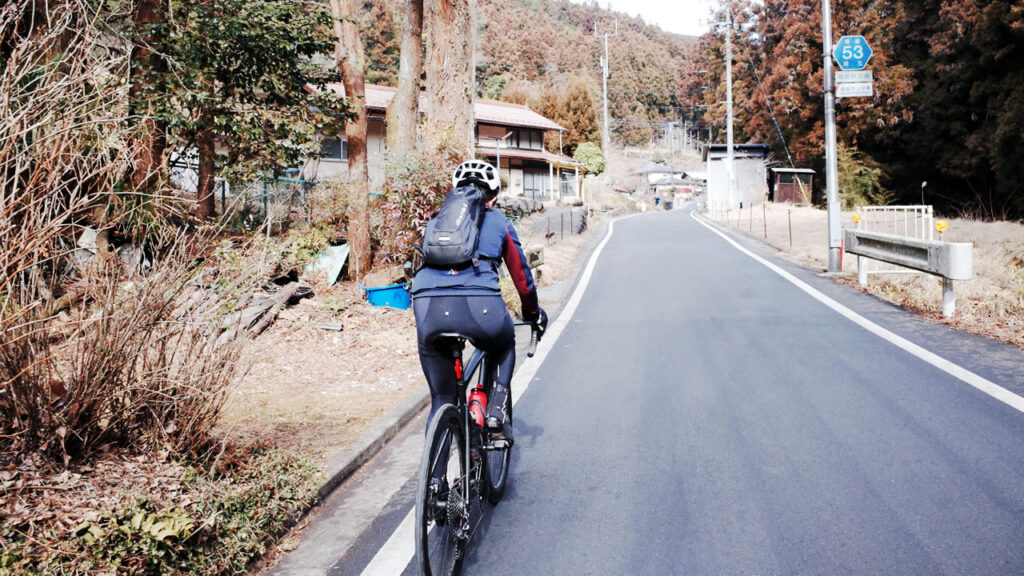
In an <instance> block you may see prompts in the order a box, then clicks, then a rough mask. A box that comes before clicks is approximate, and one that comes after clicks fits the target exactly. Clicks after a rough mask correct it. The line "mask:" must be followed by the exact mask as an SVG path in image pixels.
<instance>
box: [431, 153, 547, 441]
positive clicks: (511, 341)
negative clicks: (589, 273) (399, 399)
mask: <svg viewBox="0 0 1024 576" xmlns="http://www.w3.org/2000/svg"><path fill="white" fill-rule="evenodd" d="M464 186H474V187H476V189H477V190H479V191H480V192H482V193H483V194H484V196H485V198H486V200H487V204H486V206H487V209H486V210H485V211H484V216H483V218H482V221H481V224H480V235H479V240H478V243H477V256H478V260H479V263H478V264H475V265H467V266H465V267H463V268H461V269H448V270H444V269H438V268H431V267H427V266H424V267H423V268H421V269H420V270H419V271H418V272H417V273H416V277H415V278H413V282H412V289H411V292H412V296H413V311H414V313H415V316H416V337H417V341H418V344H419V355H420V365H421V366H422V368H423V374H424V375H425V376H426V378H427V384H428V385H429V386H430V395H431V407H430V415H431V417H432V416H433V415H434V412H436V411H437V409H438V408H440V407H441V406H443V405H444V404H455V394H456V390H457V386H456V382H455V373H454V372H453V370H452V361H451V358H450V356H446V355H444V354H443V353H442V351H441V350H438V349H437V348H436V347H435V346H434V343H435V341H436V339H437V337H438V336H439V335H441V334H443V333H446V332H457V333H460V334H464V335H465V336H468V337H469V338H470V340H471V341H472V342H473V343H474V345H475V346H476V347H478V348H480V349H481V350H483V351H484V352H486V353H487V354H488V355H489V356H490V358H491V362H490V363H489V366H491V367H493V368H494V370H495V374H494V388H493V389H492V391H491V394H490V398H489V399H488V403H487V404H488V406H487V419H486V422H487V428H488V431H489V432H490V434H491V437H492V438H494V439H504V440H507V441H508V442H509V445H511V443H512V441H513V438H512V426H511V422H510V420H509V419H508V418H507V417H506V414H505V413H504V406H505V398H506V395H507V394H509V393H510V390H509V385H510V384H511V381H512V369H513V368H514V367H515V363H516V348H515V331H514V326H513V321H512V318H511V317H510V316H509V313H508V310H507V309H506V308H505V301H504V300H503V299H502V297H501V289H500V288H499V287H498V268H499V266H500V261H501V260H504V261H505V266H506V268H507V269H508V272H509V275H510V276H511V277H512V280H513V283H514V284H515V287H516V291H517V292H518V293H519V298H520V301H521V302H522V310H523V319H524V320H526V321H527V322H531V323H533V324H534V326H535V327H536V328H537V329H538V330H540V331H541V332H542V333H543V330H544V329H545V328H546V327H547V321H548V319H547V314H546V313H545V312H544V310H542V309H541V308H540V306H538V304H537V289H536V287H535V286H534V282H533V274H531V273H530V268H529V266H527V264H526V257H525V256H524V255H523V249H522V246H521V245H520V243H519V237H518V236H517V235H516V231H515V229H514V228H513V227H512V225H511V224H510V223H509V221H508V219H507V218H505V215H504V214H502V213H501V212H500V211H499V210H496V209H494V208H493V205H494V200H495V198H497V196H498V192H499V191H500V190H501V180H500V179H499V177H498V172H497V170H495V168H494V167H493V166H491V165H490V164H488V163H486V162H481V161H479V160H470V161H468V162H463V163H462V164H460V165H459V166H458V167H457V168H456V169H455V171H454V173H453V174H452V187H453V188H461V187H464ZM428 421H429V420H428Z"/></svg>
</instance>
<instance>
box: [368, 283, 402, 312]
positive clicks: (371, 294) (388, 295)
mask: <svg viewBox="0 0 1024 576" xmlns="http://www.w3.org/2000/svg"><path fill="white" fill-rule="evenodd" d="M407 284H408V282H402V283H401V284H392V285H391V286H381V287H380V288H366V287H364V288H363V290H365V291H366V301H367V302H369V303H370V306H390V307H392V308H398V309H399V310H405V309H407V308H408V307H409V306H411V305H412V298H411V297H410V296H409V291H408V290H406V289H405V287H406V285H407Z"/></svg>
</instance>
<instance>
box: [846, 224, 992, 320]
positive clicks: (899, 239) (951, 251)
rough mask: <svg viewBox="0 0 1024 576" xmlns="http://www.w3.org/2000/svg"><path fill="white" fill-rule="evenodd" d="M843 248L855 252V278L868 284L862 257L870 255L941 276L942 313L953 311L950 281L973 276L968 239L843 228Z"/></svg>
mask: <svg viewBox="0 0 1024 576" xmlns="http://www.w3.org/2000/svg"><path fill="white" fill-rule="evenodd" d="M845 244H846V251H847V252H849V253H850V254H856V255H857V281H858V282H859V283H860V284H861V285H862V286H863V285H866V284H867V283H868V276H867V267H866V266H863V265H862V264H863V262H862V260H861V259H862V258H871V259H872V260H880V261H882V262H888V263H890V264H897V265H899V266H903V267H905V268H912V269H914V270H920V271H921V272H927V273H928V274H933V275H935V276H940V277H941V278H942V315H943V316H946V317H947V318H948V317H951V316H953V314H955V313H956V294H955V292H954V289H953V281H955V280H970V279H971V278H973V277H974V252H973V249H974V245H973V244H971V243H970V242H943V241H941V240H923V239H918V238H907V237H905V236H897V235H895V234H884V233H881V232H868V231H865V230H849V229H848V230H846V238H845Z"/></svg>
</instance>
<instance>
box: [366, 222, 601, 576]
mask: <svg viewBox="0 0 1024 576" xmlns="http://www.w3.org/2000/svg"><path fill="white" fill-rule="evenodd" d="M619 220H621V218H620V219H619ZM616 221H617V220H614V221H612V222H610V223H609V224H608V233H607V234H605V237H604V239H602V240H601V243H600V244H598V245H597V248H596V249H594V253H593V254H592V255H591V256H590V260H589V261H587V267H586V268H585V269H584V270H583V275H582V276H580V281H579V284H577V285H576V290H574V291H573V293H572V296H570V297H569V301H568V302H566V304H565V308H563V309H562V311H561V312H560V313H559V314H558V318H557V319H555V321H554V322H552V323H551V325H550V326H548V331H547V335H545V336H544V339H543V340H541V341H540V343H538V344H537V353H536V354H534V355H533V358H528V359H526V360H524V361H523V363H522V365H521V366H520V367H519V370H518V371H517V372H516V373H515V376H513V378H512V404H513V405H515V403H516V402H518V401H519V398H520V397H521V396H522V395H523V392H525V391H526V389H527V388H528V387H529V386H530V382H532V381H533V377H534V376H535V375H536V374H537V369H538V368H539V367H540V365H541V364H542V363H543V362H544V359H545V358H546V357H547V355H548V352H550V351H551V349H552V348H554V346H555V342H556V341H558V337H559V336H561V334H562V331H563V330H565V327H566V326H568V325H569V321H570V320H571V319H572V315H573V314H574V313H575V312H576V308H577V307H578V306H579V304H580V300H582V299H583V292H584V291H585V290H586V289H587V284H589V283H590V278H591V276H593V275H594V267H595V266H596V265H597V259H598V258H599V257H600V256H601V252H602V251H603V250H604V247H605V246H606V245H607V244H608V240H610V239H611V237H612V232H613V231H614V230H615V222H616ZM415 512H416V510H415V508H414V509H413V510H410V511H409V513H408V514H406V516H405V518H403V519H402V523H401V524H399V525H398V528H396V529H395V531H394V532H393V533H392V534H391V536H390V537H389V538H388V541H387V542H385V543H384V546H382V547H381V549H380V550H378V551H377V554H376V555H375V556H374V557H373V560H371V561H370V563H369V564H368V565H367V566H366V568H365V569H363V572H362V576H397V575H399V574H401V573H402V571H403V570H405V567H406V566H408V565H409V562H410V561H412V559H413V556H415V555H416V546H415V543H414V542H413V540H414V539H415V537H416V531H415V525H414V520H413V516H415Z"/></svg>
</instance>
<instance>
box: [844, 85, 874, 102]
mask: <svg viewBox="0 0 1024 576" xmlns="http://www.w3.org/2000/svg"><path fill="white" fill-rule="evenodd" d="M872 95H874V84H872V83H871V82H851V83H848V84H836V98H857V97H862V96H872Z"/></svg>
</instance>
